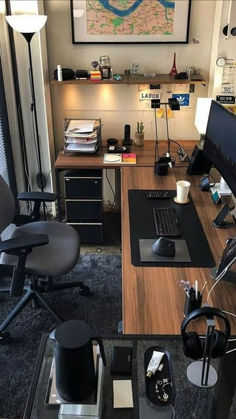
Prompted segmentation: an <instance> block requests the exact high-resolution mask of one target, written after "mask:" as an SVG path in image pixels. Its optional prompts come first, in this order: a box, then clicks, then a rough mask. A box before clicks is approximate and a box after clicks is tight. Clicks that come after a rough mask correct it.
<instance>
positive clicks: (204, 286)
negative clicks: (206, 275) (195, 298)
mask: <svg viewBox="0 0 236 419" xmlns="http://www.w3.org/2000/svg"><path fill="white" fill-rule="evenodd" d="M206 284H207V281H205V284H204V285H203V287H202V290H201V295H202V293H203V291H204V289H205V288H206Z"/></svg>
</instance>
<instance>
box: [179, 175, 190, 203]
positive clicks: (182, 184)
mask: <svg viewBox="0 0 236 419" xmlns="http://www.w3.org/2000/svg"><path fill="white" fill-rule="evenodd" d="M176 188H177V196H176V201H177V202H180V203H185V202H187V201H188V193H189V188H190V182H188V181H187V180H179V181H178V182H176Z"/></svg>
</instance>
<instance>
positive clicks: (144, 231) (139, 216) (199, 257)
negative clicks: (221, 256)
mask: <svg viewBox="0 0 236 419" xmlns="http://www.w3.org/2000/svg"><path fill="white" fill-rule="evenodd" d="M145 192H147V190H140V189H130V190H129V191H128V197H129V222H130V244H131V261H132V264H133V265H134V266H153V267H156V266H169V267H185V266H186V267H191V268H193V267H196V268H199V267H202V268H208V267H213V266H215V261H214V258H213V256H212V253H211V250H210V247H209V244H208V241H207V238H206V236H205V233H204V231H203V228H202V225H201V221H200V219H199V217H198V214H197V211H196V209H195V206H194V203H193V201H192V198H191V195H190V196H189V198H190V202H189V203H188V204H185V205H179V204H176V203H175V202H174V197H175V195H176V191H175V190H169V193H170V199H168V200H167V199H151V200H148V199H146V195H145ZM168 206H171V207H173V208H175V210H176V214H177V217H178V220H179V227H180V231H181V236H180V237H179V239H185V240H186V243H187V246H188V250H189V253H190V257H191V262H190V263H189V262H187V263H186V262H176V263H168V262H141V261H140V252H139V239H155V238H157V235H156V230H155V224H154V216H153V208H155V207H168Z"/></svg>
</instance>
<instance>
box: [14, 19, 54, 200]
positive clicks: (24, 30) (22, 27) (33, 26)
mask: <svg viewBox="0 0 236 419" xmlns="http://www.w3.org/2000/svg"><path fill="white" fill-rule="evenodd" d="M6 20H7V22H8V24H9V25H10V26H11V27H12V28H13V29H14V30H15V31H16V32H20V33H21V34H22V35H23V36H24V38H25V39H26V41H27V43H28V54H29V65H30V71H29V77H30V88H31V97H32V103H31V111H32V112H33V115H34V127H35V137H36V147H37V158H38V166H39V172H38V174H37V176H36V179H37V184H38V186H39V188H40V189H41V192H43V190H44V188H45V186H46V179H45V176H44V174H43V172H42V161H41V152H40V142H39V132H38V120H37V111H36V101H35V90H34V77H33V64H32V55H31V46H30V42H31V39H32V38H33V36H34V34H35V33H36V32H39V31H40V30H41V29H42V28H43V26H44V25H45V23H46V20H47V16H44V15H12V16H6Z"/></svg>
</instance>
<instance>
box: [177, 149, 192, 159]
mask: <svg viewBox="0 0 236 419" xmlns="http://www.w3.org/2000/svg"><path fill="white" fill-rule="evenodd" d="M178 155H179V158H180V160H181V161H182V162H184V161H189V157H188V155H187V153H186V151H185V149H184V148H183V147H179V148H178Z"/></svg>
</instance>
